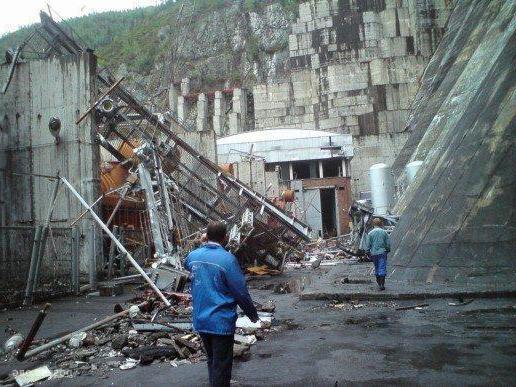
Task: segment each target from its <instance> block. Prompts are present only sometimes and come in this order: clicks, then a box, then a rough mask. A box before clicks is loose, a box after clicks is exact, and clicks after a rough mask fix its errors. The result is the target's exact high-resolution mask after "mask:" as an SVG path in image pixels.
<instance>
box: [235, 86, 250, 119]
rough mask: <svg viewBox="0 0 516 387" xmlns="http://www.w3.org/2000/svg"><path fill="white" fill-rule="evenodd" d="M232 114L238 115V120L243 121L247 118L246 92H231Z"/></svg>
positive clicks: (242, 90)
mask: <svg viewBox="0 0 516 387" xmlns="http://www.w3.org/2000/svg"><path fill="white" fill-rule="evenodd" d="M233 112H235V113H238V114H240V119H242V120H243V121H245V118H246V116H247V92H246V90H244V89H235V90H233Z"/></svg>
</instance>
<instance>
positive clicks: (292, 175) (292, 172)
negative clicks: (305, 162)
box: [288, 163, 294, 180]
mask: <svg viewBox="0 0 516 387" xmlns="http://www.w3.org/2000/svg"><path fill="white" fill-rule="evenodd" d="M288 176H289V178H290V180H294V167H293V166H292V163H288Z"/></svg>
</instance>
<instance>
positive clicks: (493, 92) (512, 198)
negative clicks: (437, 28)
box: [391, 1, 516, 287]
mask: <svg viewBox="0 0 516 387" xmlns="http://www.w3.org/2000/svg"><path fill="white" fill-rule="evenodd" d="M515 11H516V5H515V4H514V3H513V2H509V1H492V2H489V3H488V6H486V3H485V2H483V1H474V2H466V1H463V2H458V4H457V6H456V8H455V10H454V12H453V14H452V15H451V18H450V21H449V32H448V33H447V35H445V37H444V38H443V41H442V43H441V45H440V47H439V49H438V51H437V52H436V54H435V55H434V57H433V58H432V59H431V61H430V64H429V66H428V68H427V71H426V73H425V76H424V79H423V80H422V87H421V89H420V91H419V93H418V96H417V97H416V102H415V104H414V107H413V111H412V114H411V117H410V119H409V123H408V126H409V129H410V130H411V131H412V134H411V137H410V138H409V140H408V141H407V143H406V145H405V147H404V149H403V151H402V152H401V154H400V156H399V157H398V159H397V161H396V163H395V164H394V167H393V168H394V170H395V171H397V173H398V174H400V175H401V171H402V168H403V167H404V165H405V164H406V163H408V162H410V161H413V160H424V163H423V165H422V167H421V169H420V171H419V173H418V174H417V176H416V179H415V180H414V181H413V182H412V183H411V185H410V186H409V187H408V188H407V190H406V191H405V193H404V194H403V196H402V197H401V198H400V199H399V201H398V203H397V205H396V208H395V211H396V212H399V213H401V214H402V217H401V220H400V223H399V225H398V227H397V228H396V230H395V232H394V233H393V244H394V247H395V250H394V254H393V257H392V263H393V265H392V266H391V268H392V269H393V270H392V272H393V273H392V277H393V278H396V279H406V280H414V281H417V282H425V281H426V282H436V283H439V282H448V281H455V282H458V283H463V284H471V283H477V282H479V281H480V282H485V283H491V284H492V286H493V287H496V285H497V283H498V284H501V283H506V282H507V281H512V280H514V278H515V268H516V264H515V261H514V259H513V257H514V246H515V242H516V229H515V227H514V222H515V212H514V205H515V203H516V190H515V178H516V177H515V174H514V165H516V150H515V147H514V142H515V132H514V127H515V119H514V117H515V112H516V95H515V80H516V76H515V74H514V71H513V62H514V53H515V46H514V37H515V30H516V22H515V21H514V19H513V17H514V13H515Z"/></svg>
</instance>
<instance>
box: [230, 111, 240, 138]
mask: <svg viewBox="0 0 516 387" xmlns="http://www.w3.org/2000/svg"><path fill="white" fill-rule="evenodd" d="M241 131H242V125H241V122H240V117H239V114H238V113H229V133H228V134H229V135H232V134H237V133H240V132H241Z"/></svg>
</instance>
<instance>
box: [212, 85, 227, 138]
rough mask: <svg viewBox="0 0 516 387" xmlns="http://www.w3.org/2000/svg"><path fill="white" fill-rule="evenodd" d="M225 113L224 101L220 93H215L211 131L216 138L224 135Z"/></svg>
mask: <svg viewBox="0 0 516 387" xmlns="http://www.w3.org/2000/svg"><path fill="white" fill-rule="evenodd" d="M225 111H226V100H225V99H224V94H222V91H216V92H215V100H214V103H213V130H215V133H217V136H219V137H221V136H223V135H224V113H225Z"/></svg>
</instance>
